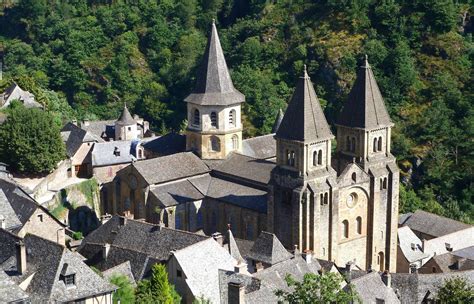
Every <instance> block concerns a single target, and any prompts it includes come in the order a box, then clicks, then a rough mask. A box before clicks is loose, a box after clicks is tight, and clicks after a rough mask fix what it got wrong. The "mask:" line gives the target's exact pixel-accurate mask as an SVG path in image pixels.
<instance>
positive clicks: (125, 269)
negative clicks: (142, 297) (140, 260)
mask: <svg viewBox="0 0 474 304" xmlns="http://www.w3.org/2000/svg"><path fill="white" fill-rule="evenodd" d="M102 275H103V276H104V278H105V279H106V280H107V281H109V282H110V279H112V278H113V277H114V276H117V275H123V276H125V277H127V279H128V281H129V282H130V283H131V284H133V285H135V284H136V283H135V278H134V276H133V273H132V267H131V266H130V261H129V260H127V261H125V262H123V263H122V264H118V265H117V266H114V267H111V268H109V269H107V270H104V271H102Z"/></svg>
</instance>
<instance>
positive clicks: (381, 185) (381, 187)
mask: <svg viewBox="0 0 474 304" xmlns="http://www.w3.org/2000/svg"><path fill="white" fill-rule="evenodd" d="M382 189H383V178H381V179H380V190H382Z"/></svg>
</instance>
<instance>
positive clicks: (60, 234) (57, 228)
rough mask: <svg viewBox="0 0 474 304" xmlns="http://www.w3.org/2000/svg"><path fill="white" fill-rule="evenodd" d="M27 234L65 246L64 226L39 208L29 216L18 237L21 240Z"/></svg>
mask: <svg viewBox="0 0 474 304" xmlns="http://www.w3.org/2000/svg"><path fill="white" fill-rule="evenodd" d="M28 233H29V234H34V235H36V236H39V237H42V238H44V239H46V240H49V241H52V242H55V243H58V244H61V245H65V244H66V229H65V226H62V225H61V224H59V223H58V222H57V221H56V220H55V219H54V218H53V217H52V216H51V215H49V214H48V213H46V212H45V211H44V210H42V209H41V208H37V209H36V211H35V212H34V213H33V214H32V215H31V216H30V218H29V219H28V221H27V222H26V223H25V224H24V225H23V227H22V228H21V230H20V231H19V232H18V236H19V237H22V238H23V237H25V235H26V234H28Z"/></svg>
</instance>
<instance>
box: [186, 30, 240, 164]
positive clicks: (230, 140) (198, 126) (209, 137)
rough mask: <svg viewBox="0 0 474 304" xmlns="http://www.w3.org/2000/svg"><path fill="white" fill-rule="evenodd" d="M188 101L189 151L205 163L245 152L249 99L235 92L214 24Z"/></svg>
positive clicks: (187, 145) (187, 147)
mask: <svg viewBox="0 0 474 304" xmlns="http://www.w3.org/2000/svg"><path fill="white" fill-rule="evenodd" d="M185 101H186V102H187V105H188V106H187V113H188V126H187V129H186V149H187V150H193V151H196V152H197V153H198V155H199V156H200V157H201V158H203V159H224V158H226V157H227V155H228V154H229V153H230V152H232V151H241V149H242V122H241V104H242V103H243V102H245V96H244V95H243V94H242V93H240V92H239V91H238V90H236V89H235V88H234V84H233V83H232V79H231V78H230V74H229V70H228V69H227V64H226V62H225V58H224V53H223V51H222V47H221V43H220V41H219V36H218V34H217V29H216V25H215V22H214V21H213V22H212V26H211V33H210V36H209V40H208V42H207V47H206V51H205V53H204V57H203V60H202V63H201V66H200V69H199V71H198V75H197V79H196V86H195V88H194V90H193V92H192V93H191V94H190V95H189V96H188V97H186V98H185Z"/></svg>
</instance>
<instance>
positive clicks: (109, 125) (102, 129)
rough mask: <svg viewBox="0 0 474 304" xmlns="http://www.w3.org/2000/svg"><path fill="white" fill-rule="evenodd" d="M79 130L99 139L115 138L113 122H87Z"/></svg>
mask: <svg viewBox="0 0 474 304" xmlns="http://www.w3.org/2000/svg"><path fill="white" fill-rule="evenodd" d="M81 129H84V130H86V131H87V132H89V133H91V134H94V135H95V136H97V137H99V138H114V137H115V120H97V121H87V122H85V123H82V124H81Z"/></svg>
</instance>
